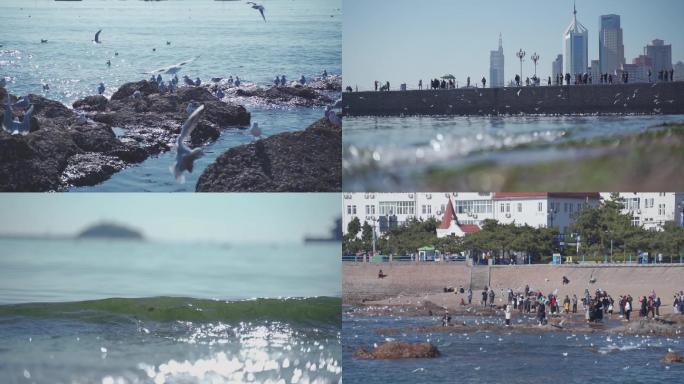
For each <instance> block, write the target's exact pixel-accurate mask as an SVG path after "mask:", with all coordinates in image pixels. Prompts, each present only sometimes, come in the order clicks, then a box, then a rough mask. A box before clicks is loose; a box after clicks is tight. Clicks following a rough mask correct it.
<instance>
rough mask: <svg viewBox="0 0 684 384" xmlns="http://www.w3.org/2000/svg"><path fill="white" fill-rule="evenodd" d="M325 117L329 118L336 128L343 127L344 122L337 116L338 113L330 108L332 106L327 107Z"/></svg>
mask: <svg viewBox="0 0 684 384" xmlns="http://www.w3.org/2000/svg"><path fill="white" fill-rule="evenodd" d="M325 117H327V118H328V121H330V123H331V124H333V125H334V126H336V127H341V126H342V120H341V119H340V117H339V116H337V113H336V112H335V111H334V110H333V109H332V108H330V106H327V107H325Z"/></svg>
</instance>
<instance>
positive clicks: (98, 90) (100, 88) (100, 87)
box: [97, 83, 105, 95]
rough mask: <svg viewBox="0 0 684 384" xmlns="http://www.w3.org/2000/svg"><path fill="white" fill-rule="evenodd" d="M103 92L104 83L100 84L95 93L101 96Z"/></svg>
mask: <svg viewBox="0 0 684 384" xmlns="http://www.w3.org/2000/svg"><path fill="white" fill-rule="evenodd" d="M104 91H105V85H104V83H100V86H99V87H97V93H99V94H100V95H101V94H103V93H104Z"/></svg>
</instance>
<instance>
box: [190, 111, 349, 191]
mask: <svg viewBox="0 0 684 384" xmlns="http://www.w3.org/2000/svg"><path fill="white" fill-rule="evenodd" d="M341 151H342V129H341V128H340V127H336V126H334V125H332V124H331V123H330V122H329V121H328V120H327V119H321V120H319V121H317V122H315V123H314V124H312V125H311V126H310V127H308V128H307V129H305V130H304V131H300V132H286V133H280V134H277V135H274V136H271V137H269V138H266V139H262V140H259V141H257V142H254V143H250V144H246V145H242V146H239V147H235V148H231V149H229V150H227V151H226V152H224V153H223V154H222V155H221V156H219V158H218V159H216V161H215V162H214V163H213V164H211V165H209V166H208V167H207V168H206V169H205V170H204V172H203V173H202V175H201V176H200V178H199V180H198V182H197V186H196V190H197V192H238V191H240V192H285V191H288V192H304V191H306V192H338V191H341V189H342V170H341V164H342V153H341Z"/></svg>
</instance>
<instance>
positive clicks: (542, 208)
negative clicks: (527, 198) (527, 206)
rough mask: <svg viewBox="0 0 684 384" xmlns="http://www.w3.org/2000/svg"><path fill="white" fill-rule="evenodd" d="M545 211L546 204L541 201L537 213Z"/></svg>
mask: <svg viewBox="0 0 684 384" xmlns="http://www.w3.org/2000/svg"><path fill="white" fill-rule="evenodd" d="M543 210H544V204H543V203H542V202H541V201H540V202H539V203H537V211H539V212H542V211H543Z"/></svg>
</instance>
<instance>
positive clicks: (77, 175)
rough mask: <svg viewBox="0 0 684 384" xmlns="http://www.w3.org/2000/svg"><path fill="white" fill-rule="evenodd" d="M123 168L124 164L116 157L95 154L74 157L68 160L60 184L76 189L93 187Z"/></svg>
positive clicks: (89, 153)
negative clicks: (75, 187)
mask: <svg viewBox="0 0 684 384" xmlns="http://www.w3.org/2000/svg"><path fill="white" fill-rule="evenodd" d="M125 166H126V163H124V162H123V160H121V159H119V158H118V157H116V156H109V155H103V154H102V153H97V152H88V153H83V154H78V155H74V156H72V157H70V158H69V161H68V163H67V166H66V168H65V169H64V172H63V173H62V182H63V184H65V185H73V186H77V187H81V186H86V185H95V184H98V183H101V182H103V181H105V180H107V179H109V178H110V177H111V176H112V175H113V174H114V173H116V172H119V171H120V170H122V169H123V168H124V167H125Z"/></svg>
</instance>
